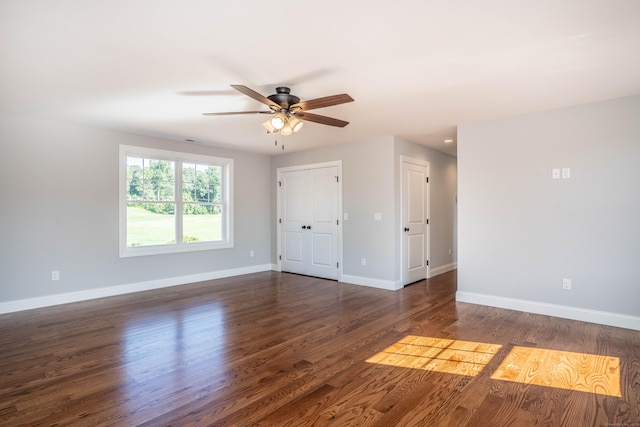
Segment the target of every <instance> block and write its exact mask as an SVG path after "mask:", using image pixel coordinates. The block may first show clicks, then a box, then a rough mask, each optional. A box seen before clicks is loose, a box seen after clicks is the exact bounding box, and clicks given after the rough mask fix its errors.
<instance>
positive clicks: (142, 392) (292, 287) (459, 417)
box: [0, 272, 640, 427]
mask: <svg viewBox="0 0 640 427" xmlns="http://www.w3.org/2000/svg"><path fill="white" fill-rule="evenodd" d="M455 289H456V275H455V272H450V273H446V274H442V275H440V276H436V277H435V278H433V279H430V280H428V281H422V282H418V283H416V284H414V285H411V286H409V287H407V288H405V289H403V290H401V291H396V292H391V291H384V290H379V289H372V288H366V287H361V286H355V285H347V284H341V283H336V282H333V281H327V280H322V279H316V278H311V277H305V276H297V275H292V274H285V273H282V274H281V273H275V272H265V273H257V274H251V275H246V276H240V277H234V278H229V279H222V280H216V281H210V282H203V283H196V284H192V285H185V286H179V287H174V288H167V289H162V290H157V291H150V292H143V293H137V294H130V295H122V296H117V297H111V298H105V299H100V300H93V301H86V302H82V303H75V304H68V305H64V306H57V307H50V308H46V309H39V310H32V311H25V312H18V313H12V314H6V315H1V316H0V425H2V426H19V425H28V426H49V425H77V426H99V425H117V426H132V425H136V426H137V425H143V426H178V425H179V426H195V425H204V426H214V425H215V426H253V425H255V426H361V425H368V426H385V427H386V426H394V425H398V426H534V425H544V426H607V425H608V426H639V425H640V332H639V331H632V330H626V329H619V328H614V327H608V326H602V325H595V324H590V323H584V322H577V321H571V320H564V319H558V318H552V317H547V316H540V315H533V314H527V313H521V312H516V311H510V310H502V309H496V308H491V307H484V306H478V305H472V304H465V303H456V302H455V299H454V295H455ZM407 336H413V337H434V338H443V339H451V340H464V341H470V342H476V343H485V344H488V345H498V346H497V348H499V350H498V351H497V353H495V355H494V356H493V357H492V358H490V360H489V362H488V363H487V364H486V366H484V367H483V368H481V369H479V372H478V373H477V375H476V376H467V375H458V374H452V373H447V372H438V371H433V370H424V369H411V368H405V367H398V366H390V365H384V364H376V363H370V362H367V359H369V358H371V357H372V356H374V355H376V354H377V353H379V352H381V351H383V350H385V349H387V348H388V347H390V346H392V345H393V344H394V343H397V342H398V341H399V340H402V339H404V338H405V337H407ZM412 339H414V340H419V338H412ZM416 342H417V341H416ZM500 346H501V347H500ZM515 346H524V347H536V348H543V349H550V350H560V351H566V352H578V353H587V354H595V355H602V356H612V357H617V358H619V360H620V392H621V397H616V396H607V395H603V394H594V393H587V392H582V391H571V390H566V389H561V388H555V387H546V386H539V385H531V384H523V383H520V382H512V381H502V380H496V379H492V378H491V376H492V374H493V373H494V372H495V371H496V369H497V368H498V367H499V365H500V364H501V362H502V361H503V360H505V358H506V356H507V355H508V353H509V352H510V350H512V349H513V348H514V347H515Z"/></svg>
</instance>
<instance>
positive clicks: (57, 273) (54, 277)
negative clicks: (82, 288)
mask: <svg viewBox="0 0 640 427" xmlns="http://www.w3.org/2000/svg"><path fill="white" fill-rule="evenodd" d="M51 280H53V281H54V282H56V281H58V280H60V271H59V270H54V271H52V272H51Z"/></svg>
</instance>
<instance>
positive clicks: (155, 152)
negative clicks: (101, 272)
mask: <svg viewBox="0 0 640 427" xmlns="http://www.w3.org/2000/svg"><path fill="white" fill-rule="evenodd" d="M132 155H133V156H142V157H144V156H147V157H150V156H151V157H154V158H158V159H162V160H170V161H174V162H176V164H178V163H180V164H181V163H182V162H200V163H207V164H211V165H217V166H222V167H223V179H222V180H223V183H222V187H223V196H224V198H223V201H222V202H223V205H224V207H225V209H223V212H225V215H224V217H223V224H222V235H223V239H222V240H221V241H217V242H190V243H175V244H172V245H155V246H135V247H128V246H127V191H126V183H127V156H132ZM179 169H180V170H181V166H180V167H179ZM176 176H178V175H177V172H176ZM118 185H119V186H118V194H119V247H120V258H126V257H134V256H144V255H160V254H172V253H181V252H193V251H205V250H212V249H225V248H232V247H233V159H227V158H223V157H214V156H203V155H199V154H191V153H183V152H178V151H167V150H159V149H155V148H145V147H136V146H131V145H120V156H119V183H118ZM181 185H182V184H181V183H179V184H178V186H179V187H181ZM178 194H181V193H178V192H176V195H178ZM176 227H182V224H181V223H180V222H179V221H178V222H177V224H176ZM225 237H226V238H225Z"/></svg>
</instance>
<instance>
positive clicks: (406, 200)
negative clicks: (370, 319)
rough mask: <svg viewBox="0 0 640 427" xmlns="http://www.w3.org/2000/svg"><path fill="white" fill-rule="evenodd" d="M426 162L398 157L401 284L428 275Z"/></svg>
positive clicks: (427, 169) (427, 182) (427, 173)
mask: <svg viewBox="0 0 640 427" xmlns="http://www.w3.org/2000/svg"><path fill="white" fill-rule="evenodd" d="M428 185H429V164H428V163H426V162H423V161H420V160H415V159H408V158H404V157H403V158H402V205H401V209H400V210H401V215H402V221H401V222H402V224H401V226H402V250H401V262H402V272H401V273H402V285H403V286H405V285H408V284H409V283H413V282H417V281H418V280H422V279H426V278H427V277H428V269H429V265H428V260H429V254H428V229H429V226H428V222H429V219H428V197H427V196H428Z"/></svg>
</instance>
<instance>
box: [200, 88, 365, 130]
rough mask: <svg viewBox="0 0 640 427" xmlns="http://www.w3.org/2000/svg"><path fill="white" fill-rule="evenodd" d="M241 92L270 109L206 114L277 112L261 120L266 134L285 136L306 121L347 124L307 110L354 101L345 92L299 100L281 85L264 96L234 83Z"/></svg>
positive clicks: (336, 124)
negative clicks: (270, 93)
mask: <svg viewBox="0 0 640 427" xmlns="http://www.w3.org/2000/svg"><path fill="white" fill-rule="evenodd" d="M231 87H232V88H234V89H236V90H237V91H239V92H242V93H243V94H245V95H247V96H249V97H251V98H253V99H255V100H256V101H259V102H261V103H263V104H265V105H266V106H268V107H269V108H270V109H271V111H238V112H224V113H203V115H205V116H227V115H233V114H254V113H256V114H274V115H273V117H271V118H269V120H267V121H266V122H264V123H262V126H264V127H265V128H266V129H267V133H280V134H281V135H283V136H287V135H291V134H293V133H295V132H298V131H299V130H300V129H302V126H303V125H304V121H305V120H306V121H309V122H315V123H319V124H323V125H328V126H335V127H345V126H346V125H348V124H349V122H345V121H344V120H340V119H334V118H332V117H327V116H321V115H319V114H312V113H307V112H306V111H307V110H313V109H316V108H323V107H331V106H333V105H338V104H344V103H346V102H352V101H353V98H351V96H349V95H347V94H346V93H343V94H340V95H332V96H325V97H323V98H316V99H311V100H309V101H302V102H300V98H298V97H297V96H295V95H291V89H289V88H288V87H284V86H280V87H277V88H276V93H275V94H273V95H269V96H266V97H265V96H263V95H261V94H259V93H258V92H256V91H254V90H253V89H250V88H248V87H246V86H243V85H231Z"/></svg>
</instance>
